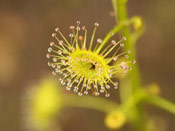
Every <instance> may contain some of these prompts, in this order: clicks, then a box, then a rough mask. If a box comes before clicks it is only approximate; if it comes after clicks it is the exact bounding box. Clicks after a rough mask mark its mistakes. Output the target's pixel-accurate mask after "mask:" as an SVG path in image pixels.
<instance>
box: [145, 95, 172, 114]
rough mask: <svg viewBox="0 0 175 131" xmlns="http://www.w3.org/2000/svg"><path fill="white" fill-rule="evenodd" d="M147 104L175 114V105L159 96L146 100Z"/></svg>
mask: <svg viewBox="0 0 175 131" xmlns="http://www.w3.org/2000/svg"><path fill="white" fill-rule="evenodd" d="M144 101H145V102H148V103H150V104H153V105H155V106H158V107H160V108H162V109H164V110H166V111H168V112H170V113H172V114H175V104H174V103H171V102H169V101H167V100H165V99H163V98H161V97H159V96H153V95H152V96H149V97H147V98H146V99H145V100H144Z"/></svg>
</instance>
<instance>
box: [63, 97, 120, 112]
mask: <svg viewBox="0 0 175 131" xmlns="http://www.w3.org/2000/svg"><path fill="white" fill-rule="evenodd" d="M63 106H64V107H80V108H89V109H93V110H98V111H102V112H106V113H108V112H110V111H111V110H114V109H115V108H117V107H118V105H117V104H116V102H112V101H110V100H106V99H103V98H100V97H94V96H83V97H79V96H75V95H70V94H69V95H64V96H63Z"/></svg>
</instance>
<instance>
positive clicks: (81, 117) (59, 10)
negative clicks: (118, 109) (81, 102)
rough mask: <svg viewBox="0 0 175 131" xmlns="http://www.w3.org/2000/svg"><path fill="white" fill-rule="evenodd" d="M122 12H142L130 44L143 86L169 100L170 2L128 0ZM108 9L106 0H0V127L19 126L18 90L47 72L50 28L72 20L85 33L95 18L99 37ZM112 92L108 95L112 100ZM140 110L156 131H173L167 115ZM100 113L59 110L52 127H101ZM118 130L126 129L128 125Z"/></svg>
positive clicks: (65, 130) (9, 130)
mask: <svg viewBox="0 0 175 131" xmlns="http://www.w3.org/2000/svg"><path fill="white" fill-rule="evenodd" d="M128 10H129V15H130V16H133V15H139V16H142V18H143V19H144V21H145V24H146V32H145V33H144V35H143V36H142V37H141V39H139V41H138V42H137V45H136V49H137V58H138V60H137V61H138V63H139V67H140V71H141V77H142V80H143V81H142V82H143V84H144V85H149V84H151V83H157V84H158V85H159V86H160V89H161V95H162V96H163V97H164V98H166V99H168V100H170V101H172V102H173V101H175V84H174V80H175V59H174V56H175V55H174V49H175V43H174V35H175V33H174V30H175V24H174V23H175V17H174V12H175V1H174V0H166V1H163V0H154V1H153V0H144V1H143V0H142V1H141V0H129V3H128ZM112 11H113V8H112V4H111V1H110V0H48V1H47V0H0V131H23V130H25V129H24V128H23V122H22V119H21V118H22V117H23V114H22V110H23V108H25V107H23V106H22V103H24V102H25V99H24V94H25V92H26V90H30V85H31V83H32V84H33V83H37V82H39V81H40V80H41V79H42V78H43V77H45V76H49V75H51V70H50V69H49V68H48V66H47V59H46V57H45V56H46V53H47V48H48V46H49V42H50V41H52V38H51V33H52V32H54V29H55V27H57V26H58V27H60V28H61V30H62V32H63V33H64V34H65V36H68V34H69V32H70V30H69V26H70V25H72V24H74V25H75V22H76V21H77V20H80V21H81V24H82V25H86V26H87V28H88V31H89V32H92V29H93V24H94V22H96V21H97V22H99V23H100V28H99V30H98V31H97V36H98V37H101V38H103V37H104V36H105V35H106V33H107V32H108V31H109V30H110V29H111V28H113V26H114V25H115V18H114V17H113V16H112V15H111V14H112V13H111V12H112ZM64 90H65V89H64V88H63V93H64ZM116 92H117V91H116ZM116 92H115V93H113V94H111V97H110V99H112V100H115V101H118V93H116ZM146 110H147V111H148V112H149V113H150V115H149V117H151V118H152V119H155V120H156V124H157V126H160V127H161V129H162V131H174V129H175V118H174V116H173V115H172V114H169V113H167V112H166V111H163V110H161V109H157V108H155V107H152V106H146ZM104 117H105V114H104V113H101V112H97V111H93V110H88V109H74V108H71V109H64V110H63V111H61V113H60V116H59V118H58V120H57V121H58V122H57V123H58V128H59V129H57V130H61V131H70V130H71V131H82V130H83V131H107V130H109V129H107V128H106V127H105V126H104ZM120 131H130V128H129V125H125V126H124V127H123V128H121V129H120ZM160 131H161V130H160Z"/></svg>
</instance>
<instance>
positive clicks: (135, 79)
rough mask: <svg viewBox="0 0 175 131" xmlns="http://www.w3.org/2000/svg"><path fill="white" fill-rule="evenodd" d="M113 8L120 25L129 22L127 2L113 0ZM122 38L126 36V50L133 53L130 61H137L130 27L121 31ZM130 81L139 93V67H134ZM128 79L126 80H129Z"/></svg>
mask: <svg viewBox="0 0 175 131" xmlns="http://www.w3.org/2000/svg"><path fill="white" fill-rule="evenodd" d="M112 2H113V7H114V11H115V15H116V17H115V18H116V21H118V22H119V24H120V23H123V22H125V21H128V14H127V9H126V4H127V0H112ZM121 34H122V36H125V37H126V38H127V40H126V41H125V47H124V50H130V51H131V52H132V53H131V54H130V60H133V59H136V53H135V52H136V51H135V47H134V44H133V42H136V41H133V40H132V38H131V35H132V34H131V31H130V27H129V26H125V27H124V28H123V29H122V30H121ZM128 78H129V79H131V81H132V83H131V84H132V89H133V92H135V91H137V89H138V88H140V87H141V79H140V73H139V68H138V65H137V64H136V65H134V67H133V70H132V71H131V72H130V75H129V76H128ZM128 78H126V79H128Z"/></svg>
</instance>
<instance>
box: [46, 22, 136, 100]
mask: <svg viewBox="0 0 175 131" xmlns="http://www.w3.org/2000/svg"><path fill="white" fill-rule="evenodd" d="M76 24H77V25H76V27H75V26H70V29H71V30H72V33H71V34H69V37H70V41H68V40H67V39H66V38H65V36H64V35H63V34H62V32H61V31H60V29H59V28H56V29H55V32H56V33H53V34H52V37H53V38H55V39H56V41H57V42H56V43H55V42H50V47H49V48H48V52H49V53H48V54H47V55H46V57H47V58H50V59H51V62H48V66H50V67H52V68H53V69H54V71H52V74H53V75H56V74H57V73H58V74H61V75H62V76H63V77H62V78H61V77H60V78H59V80H60V82H61V84H62V85H65V86H66V90H68V91H69V90H71V88H73V90H74V92H76V93H78V95H79V96H82V95H83V94H88V93H89V91H90V92H92V94H93V95H95V96H99V95H100V93H105V96H106V97H109V96H110V94H109V93H108V91H107V90H108V89H110V86H111V85H113V87H114V89H118V82H117V81H114V78H115V77H116V74H123V75H124V74H126V73H127V71H128V70H131V67H129V64H130V63H133V64H134V63H135V62H136V61H135V60H133V61H129V60H127V58H128V57H129V55H128V54H129V53H130V51H129V50H128V51H125V52H121V53H119V50H120V49H121V48H122V47H123V46H124V44H123V41H125V40H126V38H125V37H123V38H122V39H121V40H119V41H118V42H116V41H115V40H112V41H111V42H110V43H109V44H108V46H107V47H105V48H104V45H105V44H106V43H103V40H102V39H100V38H98V39H97V40H96V41H95V40H94V37H95V32H96V30H97V28H98V27H99V24H98V23H95V24H94V25H95V27H94V31H93V33H92V36H91V40H90V43H89V42H87V29H86V27H85V26H82V27H80V21H77V22H76ZM80 30H82V31H84V35H83V36H82V35H79V34H80ZM58 34H59V36H60V37H61V38H62V40H61V39H60V38H58V37H57V35H58ZM111 35H113V34H112V33H111ZM95 42H96V43H95ZM57 43H58V44H57ZM93 43H95V44H96V45H95V46H94V48H92V47H93ZM103 48H104V49H103ZM114 50H115V52H114V53H113V55H112V56H110V54H111V52H113V51H114ZM123 58H125V60H123V61H121V62H120V63H117V64H116V62H117V61H118V60H120V59H123Z"/></svg>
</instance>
